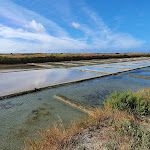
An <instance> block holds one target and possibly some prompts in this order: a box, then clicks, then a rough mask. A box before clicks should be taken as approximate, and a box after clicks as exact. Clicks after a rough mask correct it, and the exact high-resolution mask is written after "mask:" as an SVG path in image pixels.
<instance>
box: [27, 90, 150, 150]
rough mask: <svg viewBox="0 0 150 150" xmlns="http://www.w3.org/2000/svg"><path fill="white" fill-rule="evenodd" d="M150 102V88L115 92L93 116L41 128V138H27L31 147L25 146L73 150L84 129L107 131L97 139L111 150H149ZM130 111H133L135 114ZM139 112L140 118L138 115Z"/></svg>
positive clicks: (31, 149) (42, 149)
mask: <svg viewBox="0 0 150 150" xmlns="http://www.w3.org/2000/svg"><path fill="white" fill-rule="evenodd" d="M147 104H148V106H147ZM149 104H150V88H147V89H142V90H140V91H138V92H136V93H132V92H131V91H128V92H115V93H113V94H112V95H111V96H110V97H109V98H108V99H107V102H106V103H105V107H104V109H100V108H96V109H95V110H94V111H93V114H91V116H89V117H87V118H82V119H80V121H72V122H71V123H70V125H69V126H67V127H64V125H63V124H62V123H60V124H59V125H57V124H54V127H53V128H50V129H48V130H44V131H43V130H41V132H40V135H41V138H40V139H28V147H27V148H25V149H28V150H57V149H59V150H66V149H68V150H70V149H74V146H75V145H77V144H78V143H79V140H80V138H79V137H80V136H82V133H83V132H84V131H85V130H86V131H89V130H90V131H94V130H96V131H104V132H99V137H97V139H95V140H99V142H100V141H101V140H103V141H104V145H103V147H107V149H108V150H114V149H117V150H128V149H129V150H135V149H137V150H141V149H143V150H149V148H150V126H149V123H148V120H149V119H150V116H149V114H148V111H149V109H150V105H149ZM147 108H148V110H147ZM132 109H133V110H132ZM130 112H134V115H133V114H132V113H130ZM136 114H138V116H139V117H136ZM139 114H140V115H139ZM143 115H145V116H143ZM143 117H144V119H143ZM91 137H92V136H91ZM91 144H93V143H91ZM97 149H101V148H100V147H99V148H97Z"/></svg>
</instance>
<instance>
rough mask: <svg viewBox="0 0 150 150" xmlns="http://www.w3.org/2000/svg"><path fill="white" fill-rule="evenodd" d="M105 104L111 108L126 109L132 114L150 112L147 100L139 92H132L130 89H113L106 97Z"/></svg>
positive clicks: (146, 113)
mask: <svg viewBox="0 0 150 150" xmlns="http://www.w3.org/2000/svg"><path fill="white" fill-rule="evenodd" d="M105 105H110V106H111V107H112V108H114V109H119V110H121V111H123V110H127V111H128V112H132V113H134V114H140V115H149V114H150V110H149V106H150V105H149V101H147V100H146V99H145V98H144V97H143V96H142V95H141V94H139V93H133V92H131V91H128V92H121V91H115V92H114V93H112V94H111V95H110V97H108V98H107V102H106V103H105Z"/></svg>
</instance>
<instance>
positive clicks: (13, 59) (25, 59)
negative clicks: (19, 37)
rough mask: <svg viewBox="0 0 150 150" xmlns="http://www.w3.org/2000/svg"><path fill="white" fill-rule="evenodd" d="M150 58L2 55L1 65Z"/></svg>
mask: <svg viewBox="0 0 150 150" xmlns="http://www.w3.org/2000/svg"><path fill="white" fill-rule="evenodd" d="M131 57H150V53H126V54H124V53H122V54H121V53H120V54H119V53H117V54H92V53H80V54H44V53H37V54H0V64H21V63H22V64H23V63H42V62H54V61H57V62H59V61H71V60H90V59H108V58H131Z"/></svg>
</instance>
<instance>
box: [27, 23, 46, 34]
mask: <svg viewBox="0 0 150 150" xmlns="http://www.w3.org/2000/svg"><path fill="white" fill-rule="evenodd" d="M24 27H25V28H29V29H33V30H36V31H40V32H43V31H45V27H44V26H43V25H42V24H41V23H37V22H36V21H35V20H32V21H30V22H29V24H25V25H24Z"/></svg>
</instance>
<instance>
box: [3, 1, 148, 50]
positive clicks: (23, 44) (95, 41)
mask: <svg viewBox="0 0 150 150" xmlns="http://www.w3.org/2000/svg"><path fill="white" fill-rule="evenodd" d="M149 6H150V1H149V0H143V1H142V0H0V53H128V52H141V53H142V52H143V53H145V52H146V53H147V52H150V38H149V35H150V29H149V28H150V9H149Z"/></svg>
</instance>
